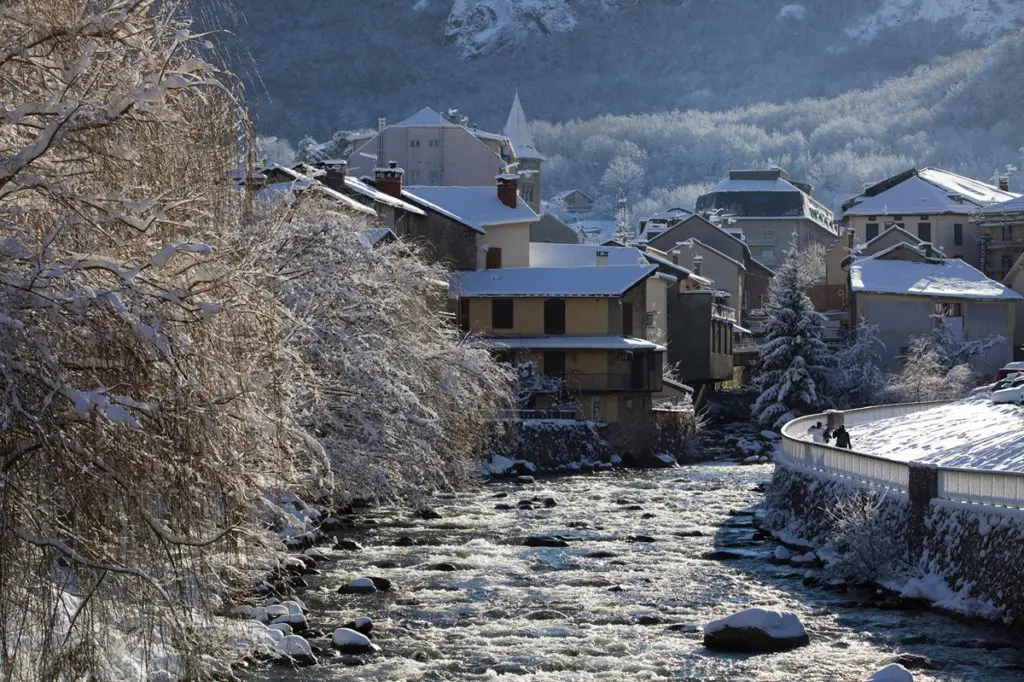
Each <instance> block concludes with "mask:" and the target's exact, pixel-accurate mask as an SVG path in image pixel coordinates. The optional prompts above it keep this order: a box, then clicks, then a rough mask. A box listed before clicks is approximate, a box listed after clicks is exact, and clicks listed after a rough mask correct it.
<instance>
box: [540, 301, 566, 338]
mask: <svg viewBox="0 0 1024 682" xmlns="http://www.w3.org/2000/svg"><path fill="white" fill-rule="evenodd" d="M544 333H545V334H564V333H565V300H564V299H561V298H549V299H547V300H546V301H544Z"/></svg>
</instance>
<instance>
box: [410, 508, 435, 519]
mask: <svg viewBox="0 0 1024 682" xmlns="http://www.w3.org/2000/svg"><path fill="white" fill-rule="evenodd" d="M415 516H416V518H418V519H423V520H424V521H434V520H436V519H439V518H441V515H440V514H438V513H437V512H436V511H434V510H433V509H431V508H430V507H424V508H423V509H420V510H418V511H417V512H416V514H415Z"/></svg>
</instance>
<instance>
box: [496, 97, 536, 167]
mask: <svg viewBox="0 0 1024 682" xmlns="http://www.w3.org/2000/svg"><path fill="white" fill-rule="evenodd" d="M504 133H505V135H507V136H508V138H509V139H510V140H512V146H513V147H514V148H515V150H516V156H518V157H519V158H520V159H540V160H542V161H543V160H544V156H543V155H541V153H540V152H539V151H537V148H536V147H534V146H533V137H532V136H531V135H530V125H529V124H528V123H527V122H526V114H525V113H524V112H523V105H522V103H521V102H520V101H519V91H518V90H517V91H516V96H515V98H514V99H513V100H512V108H511V109H510V110H509V112H508V120H506V121H505V130H504Z"/></svg>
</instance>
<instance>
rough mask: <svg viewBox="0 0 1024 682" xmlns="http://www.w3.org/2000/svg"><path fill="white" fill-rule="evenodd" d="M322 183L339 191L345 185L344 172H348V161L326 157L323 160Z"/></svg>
mask: <svg viewBox="0 0 1024 682" xmlns="http://www.w3.org/2000/svg"><path fill="white" fill-rule="evenodd" d="M322 165H323V169H324V175H323V177H322V178H321V180H322V181H323V183H324V184H325V185H327V186H328V187H330V188H331V189H333V190H337V191H340V190H342V189H343V188H344V187H345V174H346V173H347V172H348V161H344V160H342V159H328V160H327V161H324V162H323V164H322Z"/></svg>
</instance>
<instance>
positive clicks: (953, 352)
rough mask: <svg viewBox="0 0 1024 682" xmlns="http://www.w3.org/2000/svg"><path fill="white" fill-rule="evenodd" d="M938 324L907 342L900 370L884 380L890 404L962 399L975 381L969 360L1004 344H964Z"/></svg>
mask: <svg viewBox="0 0 1024 682" xmlns="http://www.w3.org/2000/svg"><path fill="white" fill-rule="evenodd" d="M939 322H940V323H939V324H937V325H936V327H935V330H934V331H933V332H932V333H931V334H928V335H924V336H918V337H913V338H911V339H910V343H909V344H908V347H907V352H906V353H905V354H904V355H903V366H902V367H901V368H900V371H899V372H897V373H895V374H892V375H890V376H889V377H888V378H887V379H886V382H885V393H884V394H885V398H886V400H888V401H889V402H922V401H929V400H952V399H955V398H959V397H961V396H963V395H964V393H966V392H967V390H968V389H969V388H970V387H971V385H972V384H973V383H974V382H975V379H976V376H975V373H974V370H973V369H972V368H971V366H970V364H969V363H970V360H971V358H973V357H976V356H978V355H981V354H982V353H984V352H985V351H987V350H988V349H989V348H992V347H993V346H995V345H998V344H1000V343H1002V342H1003V337H1001V336H992V337H986V338H982V339H973V340H970V341H964V340H963V339H962V338H960V337H959V336H957V335H955V334H953V333H952V332H951V331H950V329H949V327H947V326H946V325H944V324H941V318H940V319H939Z"/></svg>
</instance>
